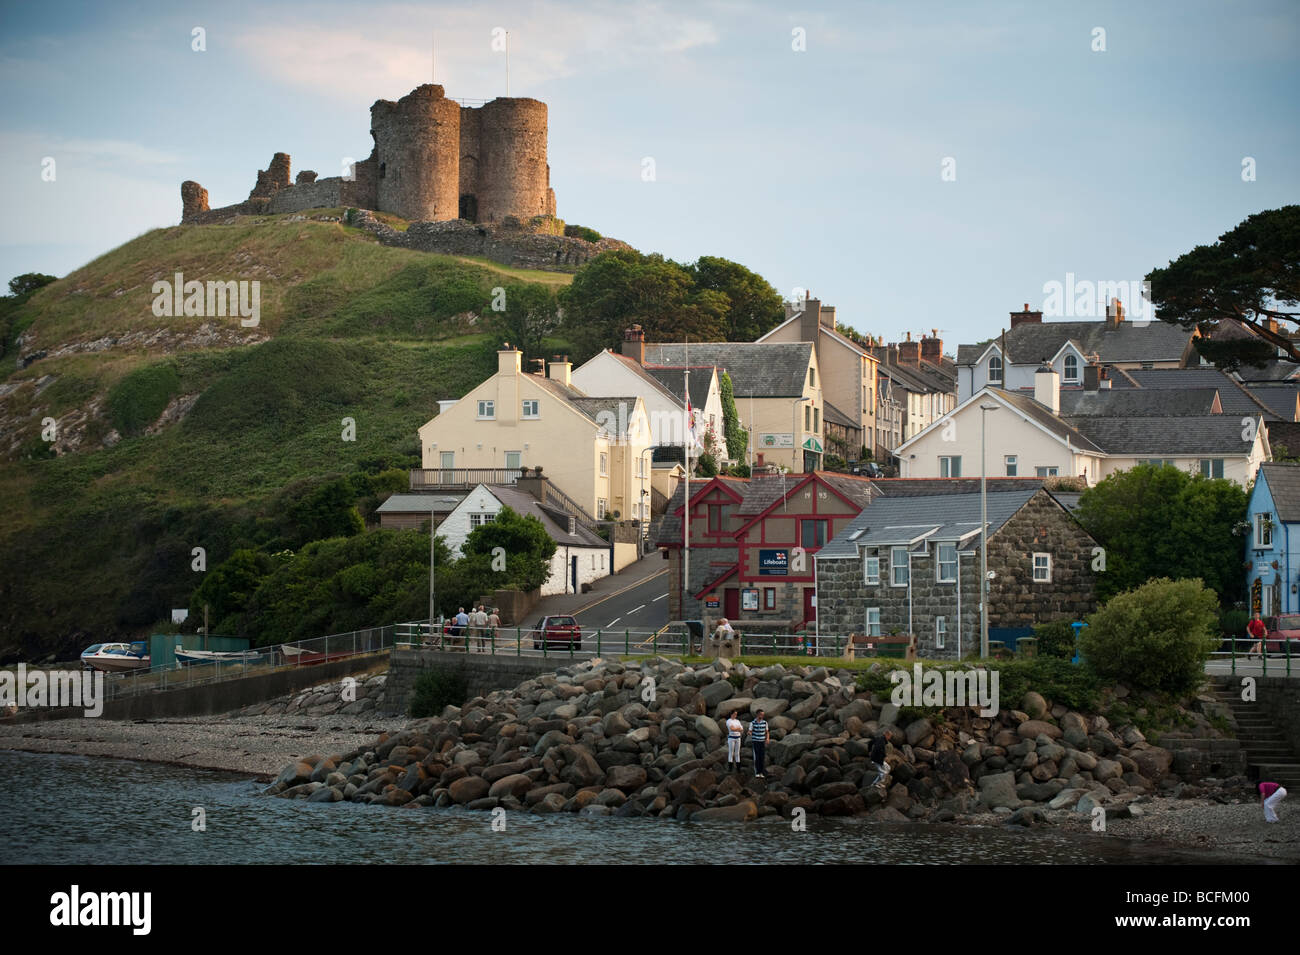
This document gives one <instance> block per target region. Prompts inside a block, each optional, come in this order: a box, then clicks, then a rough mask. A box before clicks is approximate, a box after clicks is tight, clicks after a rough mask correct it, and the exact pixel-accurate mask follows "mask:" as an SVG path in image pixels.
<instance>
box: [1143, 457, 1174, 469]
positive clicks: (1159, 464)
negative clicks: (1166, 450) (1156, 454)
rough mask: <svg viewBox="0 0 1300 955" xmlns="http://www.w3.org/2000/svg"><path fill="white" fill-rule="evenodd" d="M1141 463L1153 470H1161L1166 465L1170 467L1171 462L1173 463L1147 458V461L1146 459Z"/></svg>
mask: <svg viewBox="0 0 1300 955" xmlns="http://www.w3.org/2000/svg"><path fill="white" fill-rule="evenodd" d="M1142 463H1143V464H1149V465H1151V466H1152V467H1153V468H1162V467H1164V466H1165V465H1166V464H1169V465H1172V464H1173V463H1174V462H1173V461H1170V460H1169V459H1168V458H1147V459H1146V460H1145V461H1143V462H1142Z"/></svg>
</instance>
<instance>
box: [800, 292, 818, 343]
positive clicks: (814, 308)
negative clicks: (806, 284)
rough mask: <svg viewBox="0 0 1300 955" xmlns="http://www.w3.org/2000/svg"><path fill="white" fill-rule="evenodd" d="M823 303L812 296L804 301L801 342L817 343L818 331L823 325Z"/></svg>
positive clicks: (801, 318)
mask: <svg viewBox="0 0 1300 955" xmlns="http://www.w3.org/2000/svg"><path fill="white" fill-rule="evenodd" d="M821 310H822V303H821V302H820V301H819V300H818V299H815V298H813V297H812V296H811V295H810V296H809V297H808V298H806V299H805V300H804V303H803V314H801V315H800V316H799V341H801V342H812V343H814V344H816V343H817V338H818V336H817V329H818V327H819V326H820V325H821Z"/></svg>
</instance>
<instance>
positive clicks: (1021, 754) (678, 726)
mask: <svg viewBox="0 0 1300 955" xmlns="http://www.w3.org/2000/svg"><path fill="white" fill-rule="evenodd" d="M1021 705H1022V709H1020V710H1001V711H1000V712H999V713H998V715H997V716H996V717H992V718H983V717H981V716H980V715H979V713H978V711H976V710H974V709H970V708H951V709H948V710H945V711H943V714H942V718H940V717H939V714H937V713H936V714H935V715H934V717H933V718H927V717H920V718H911V719H906V718H904V717H903V716H902V715H901V714H900V711H899V709H898V707H896V706H894V705H893V704H892V703H889V702H888V701H887V700H883V699H881V698H879V697H878V696H872V695H870V694H866V693H861V694H860V693H858V692H857V690H856V689H855V674H854V673H852V672H851V671H848V670H842V669H839V670H832V669H828V668H826V667H820V666H809V667H794V668H790V669H787V668H785V667H782V666H779V665H778V666H770V667H765V668H761V669H756V668H751V667H747V666H745V665H744V664H740V663H737V664H734V665H733V664H732V663H730V662H729V661H726V660H719V661H715V662H713V663H711V664H709V665H701V666H694V667H691V666H683V665H682V664H681V663H678V662H675V661H671V660H666V659H662V658H654V659H648V660H644V661H640V662H619V661H612V660H593V661H587V662H584V663H581V664H578V665H575V666H571V667H565V668H561V669H559V670H557V671H556V672H555V673H554V674H545V675H543V676H541V677H538V678H536V679H532V680H528V681H527V682H524V683H521V684H520V685H519V686H517V687H516V688H514V689H513V690H503V691H497V692H494V693H491V694H489V695H488V696H485V697H476V698H474V699H472V700H469V701H468V702H467V703H465V705H464V706H462V707H459V708H456V707H448V708H447V709H446V710H445V711H444V712H443V714H442V716H440V717H437V718H434V719H429V720H423V721H419V722H417V723H414V724H412V725H411V726H410V727H408V728H407V729H406V730H404V731H402V732H400V733H398V734H396V735H393V736H388V735H387V734H385V735H384V736H381V737H379V738H378V739H377V740H376V741H375V742H374V743H373V744H371V745H368V746H363V747H361V748H358V749H355V750H353V751H351V752H348V753H344V754H341V755H337V756H329V757H326V756H311V757H307V758H304V759H301V760H296V761H294V762H293V763H290V764H289V765H288V766H286V767H285V768H284V770H283V772H281V773H280V775H279V777H278V778H277V779H276V781H275V783H274V784H273V785H272V786H271V787H270V789H269V790H268V793H270V794H274V795H279V796H284V797H290V798H299V799H307V800H309V801H313V802H338V801H344V800H348V801H352V802H363V803H379V804H384V805H389V806H402V807H406V808H411V807H419V806H436V807H451V806H461V807H465V808H468V809H479V810H487V809H496V808H498V807H501V808H505V809H507V810H511V811H530V812H536V813H553V812H580V813H583V814H585V815H616V816H641V815H650V816H658V817H661V818H669V817H671V818H674V819H679V820H685V819H692V820H696V821H700V820H735V821H745V820H750V819H754V818H756V817H761V816H768V815H776V814H780V815H782V816H786V817H791V816H793V815H794V814H795V811H796V810H798V809H802V810H804V811H805V812H806V813H808V814H820V815H823V816H848V815H857V814H862V813H870V814H871V817H872V819H878V820H882V821H885V820H889V821H907V820H934V821H949V820H954V819H958V818H969V817H972V816H974V815H975V814H980V813H986V812H997V813H1000V814H1002V815H1003V816H1005V817H1007V819H1008V821H1011V822H1014V823H1019V824H1024V825H1033V824H1036V823H1037V822H1039V821H1042V820H1044V819H1046V818H1047V814H1046V813H1045V808H1046V807H1051V808H1053V809H1070V808H1074V809H1077V810H1081V811H1084V812H1091V809H1092V807H1093V806H1094V805H1104V806H1107V807H1108V811H1110V810H1115V811H1121V810H1122V811H1124V812H1128V811H1130V810H1129V808H1128V807H1130V806H1131V804H1132V803H1133V802H1134V801H1135V800H1139V799H1144V798H1147V797H1148V795H1149V794H1151V793H1153V792H1155V791H1156V789H1157V786H1158V785H1159V784H1160V782H1161V780H1162V778H1164V777H1166V775H1167V773H1168V770H1169V767H1170V754H1169V753H1168V751H1166V750H1164V749H1162V748H1160V747H1158V746H1152V745H1150V744H1148V743H1147V742H1146V741H1145V740H1144V739H1143V738H1142V735H1141V733H1139V732H1138V731H1137V730H1136V729H1133V728H1121V729H1118V730H1116V729H1112V728H1111V726H1110V725H1109V724H1108V723H1107V721H1106V719H1105V718H1104V717H1101V716H1092V717H1088V716H1084V715H1082V714H1079V713H1073V712H1069V711H1067V710H1066V709H1065V708H1064V707H1059V706H1057V707H1053V706H1052V705H1051V704H1050V703H1049V702H1048V701H1046V700H1043V699H1042V697H1040V696H1039V695H1038V694H1036V693H1030V694H1027V695H1026V697H1025V699H1024V701H1023V702H1022V704H1021ZM759 709H763V710H765V711H766V713H767V718H768V721H769V724H770V727H771V732H772V738H773V741H772V743H771V744H770V745H769V746H768V770H767V778H766V779H756V778H754V777H753V775H752V771H751V764H750V759H751V755H750V748H749V746H748V745H746V746H745V748H744V753H745V755H744V760H745V762H744V772H742V773H741V774H734V773H728V772H726V765H725V760H726V747H725V740H724V739H723V731H722V722H723V720H725V718H726V715H727V714H728V713H730V712H731V711H732V710H739V711H740V713H741V714H742V718H743V719H744V720H745V721H746V722H748V720H749V719H751V718H752V714H753V713H756V712H757V711H758V710H759ZM914 715H915V714H914ZM886 727H890V728H892V729H893V730H894V742H893V743H892V744H891V746H890V755H889V764H890V767H891V776H890V779H889V780H888V782H887V784H886V785H884V786H875V787H873V786H871V785H870V783H871V781H872V780H873V779H874V778H875V770H874V768H873V767H872V766H871V764H870V762H869V761H868V758H867V757H868V750H869V743H870V738H871V737H872V736H873V735H874V734H876V733H877V732H878V731H880V730H882V729H884V728H886Z"/></svg>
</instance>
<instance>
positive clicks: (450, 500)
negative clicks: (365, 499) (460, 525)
mask: <svg viewBox="0 0 1300 955" xmlns="http://www.w3.org/2000/svg"><path fill="white" fill-rule="evenodd" d="M464 499H465V497H464V495H460V496H458V497H453V496H450V495H446V494H390V495H389V496H388V500H386V501H384V503H383V504H380V505H379V507H377V508H376V509H375V511H376V513H378V514H411V513H417V514H422V513H425V512H433V513H442V512H444V511H446V512H451V511H453V510H455V509H456V505H457V504H459V503H460V502H461V501H463V500H464Z"/></svg>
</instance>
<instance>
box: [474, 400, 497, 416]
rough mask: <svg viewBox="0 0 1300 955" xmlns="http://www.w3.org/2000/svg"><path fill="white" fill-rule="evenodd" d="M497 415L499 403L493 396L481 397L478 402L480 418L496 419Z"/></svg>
mask: <svg viewBox="0 0 1300 955" xmlns="http://www.w3.org/2000/svg"><path fill="white" fill-rule="evenodd" d="M496 416H497V403H496V401H494V400H493V399H491V398H480V399H479V403H478V420H479V421H495V420H496Z"/></svg>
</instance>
